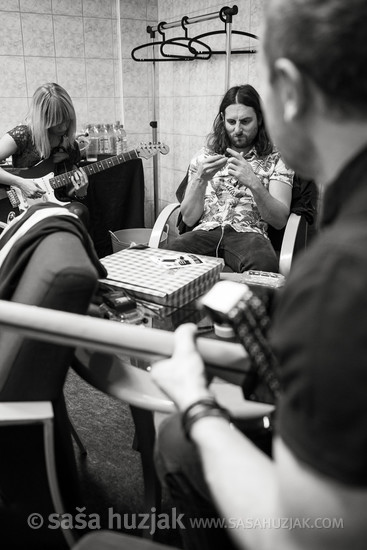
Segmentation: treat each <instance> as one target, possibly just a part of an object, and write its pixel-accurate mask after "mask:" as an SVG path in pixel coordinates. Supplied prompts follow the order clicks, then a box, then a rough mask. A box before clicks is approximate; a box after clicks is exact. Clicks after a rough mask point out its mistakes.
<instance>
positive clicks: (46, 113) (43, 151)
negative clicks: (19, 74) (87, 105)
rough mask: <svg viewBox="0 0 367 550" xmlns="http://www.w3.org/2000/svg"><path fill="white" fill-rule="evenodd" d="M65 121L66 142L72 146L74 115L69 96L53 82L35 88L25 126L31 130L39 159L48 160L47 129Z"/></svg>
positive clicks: (49, 146)
mask: <svg viewBox="0 0 367 550" xmlns="http://www.w3.org/2000/svg"><path fill="white" fill-rule="evenodd" d="M66 121H67V122H69V125H68V130H67V137H68V141H69V143H70V145H71V146H73V142H74V138H75V132H76V115H75V109H74V106H73V102H72V100H71V98H70V96H69V94H68V93H67V91H66V90H64V88H62V87H61V86H59V84H55V83H54V82H49V83H47V84H43V85H42V86H40V87H39V88H37V90H36V91H35V92H34V94H33V97H32V100H31V105H30V108H29V113H28V116H27V124H28V126H29V128H30V129H31V132H32V136H33V142H34V144H35V147H36V149H37V151H38V152H39V153H40V155H41V157H43V158H48V157H49V156H50V153H51V145H50V140H49V135H48V130H49V128H52V127H53V126H57V125H58V124H61V123H63V122H66Z"/></svg>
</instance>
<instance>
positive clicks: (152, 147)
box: [7, 143, 169, 212]
mask: <svg viewBox="0 0 367 550" xmlns="http://www.w3.org/2000/svg"><path fill="white" fill-rule="evenodd" d="M158 152H159V153H161V154H163V155H166V154H167V153H168V152H169V147H168V146H167V145H164V144H163V143H156V144H154V143H148V144H141V145H140V146H139V147H137V148H136V149H133V150H132V151H128V152H127V153H121V154H120V155H116V156H114V157H109V158H107V159H103V160H99V161H97V162H94V163H92V164H89V165H87V166H85V167H84V168H83V170H84V172H85V173H86V174H87V176H90V175H92V174H96V173H98V172H102V171H103V170H108V169H109V168H112V167H113V166H117V165H119V164H122V163H124V162H127V161H129V160H133V159H136V158H145V159H148V158H150V157H152V156H153V155H156V154H157V153H158ZM54 169H55V165H54V163H53V162H52V159H46V160H43V161H41V162H39V163H38V164H36V165H35V166H32V168H26V169H24V170H22V171H21V172H20V173H19V176H21V177H22V178H25V179H32V180H34V181H35V182H36V183H37V184H38V185H39V186H40V187H41V188H42V189H43V190H44V191H45V194H44V195H42V197H41V198H39V199H30V198H29V197H26V196H25V195H24V194H23V193H22V191H21V190H20V189H19V188H18V187H14V186H11V187H10V190H9V191H7V195H8V198H9V200H10V202H11V205H12V207H13V208H19V211H20V212H24V211H25V210H27V208H29V207H30V206H32V204H39V203H40V202H54V203H56V204H60V205H65V204H67V203H69V202H70V200H69V199H68V198H67V192H66V190H65V188H67V187H68V186H70V185H72V179H71V178H72V176H73V174H74V172H75V170H71V171H70V172H65V173H62V174H58V175H55V173H54ZM61 188H64V189H63V191H64V193H63V194H65V195H66V198H65V200H63V199H62V198H61V197H62V194H60V195H56V194H55V191H56V192H57V190H58V189H61Z"/></svg>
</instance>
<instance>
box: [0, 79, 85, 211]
mask: <svg viewBox="0 0 367 550" xmlns="http://www.w3.org/2000/svg"><path fill="white" fill-rule="evenodd" d="M75 131H76V115H75V109H74V106H73V102H72V100H71V98H70V96H69V94H68V93H67V92H66V90H64V88H62V87H61V86H60V85H59V84H55V83H52V82H51V83H47V84H43V85H42V86H40V87H39V88H37V90H36V91H35V92H34V94H33V97H32V100H31V104H30V108H29V113H28V115H27V118H26V121H25V124H19V125H17V126H15V128H13V129H12V130H9V131H8V132H7V133H6V134H5V135H4V136H3V137H2V138H1V139H0V159H2V160H4V159H6V158H7V157H9V156H11V157H12V163H13V167H14V168H19V169H23V168H31V167H33V166H35V165H36V164H38V163H40V161H43V160H46V159H50V160H51V161H52V164H53V165H54V172H55V173H56V174H60V173H62V172H66V171H71V170H75V172H74V173H73V175H72V176H71V184H69V185H67V186H66V187H63V188H62V189H61V190H59V191H57V192H56V198H57V199H59V200H65V201H69V202H70V200H72V199H71V197H73V198H75V199H77V200H80V199H83V198H85V197H86V192H87V187H88V177H87V175H86V174H85V172H84V171H83V169H80V168H78V164H79V161H80V152H79V147H78V143H77V142H76V140H75ZM23 175H24V177H22V172H21V170H19V172H16V173H10V172H7V171H5V170H3V169H2V168H0V184H2V185H9V186H12V187H15V188H18V189H20V190H21V192H22V194H23V195H24V197H25V198H30V199H40V198H42V196H43V195H45V190H44V189H43V188H42V186H41V185H39V183H37V182H36V181H35V180H33V179H29V177H27V176H26V174H25V173H24V174H23ZM45 175H46V174H45ZM57 193H58V194H57Z"/></svg>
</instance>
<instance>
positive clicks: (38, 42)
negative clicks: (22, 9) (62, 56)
mask: <svg viewBox="0 0 367 550" xmlns="http://www.w3.org/2000/svg"><path fill="white" fill-rule="evenodd" d="M21 21H22V33H23V44H24V55H38V56H52V55H55V47H54V34H53V25H52V17H51V15H43V14H42V15H41V14H32V13H22V15H21Z"/></svg>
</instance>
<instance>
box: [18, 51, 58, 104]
mask: <svg viewBox="0 0 367 550" xmlns="http://www.w3.org/2000/svg"><path fill="white" fill-rule="evenodd" d="M24 63H25V70H26V79H27V93H28V97H31V96H32V95H33V94H34V92H35V90H36V89H37V88H38V87H39V86H41V85H42V84H44V83H45V82H57V76H56V63H55V58H54V57H25V58H24Z"/></svg>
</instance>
